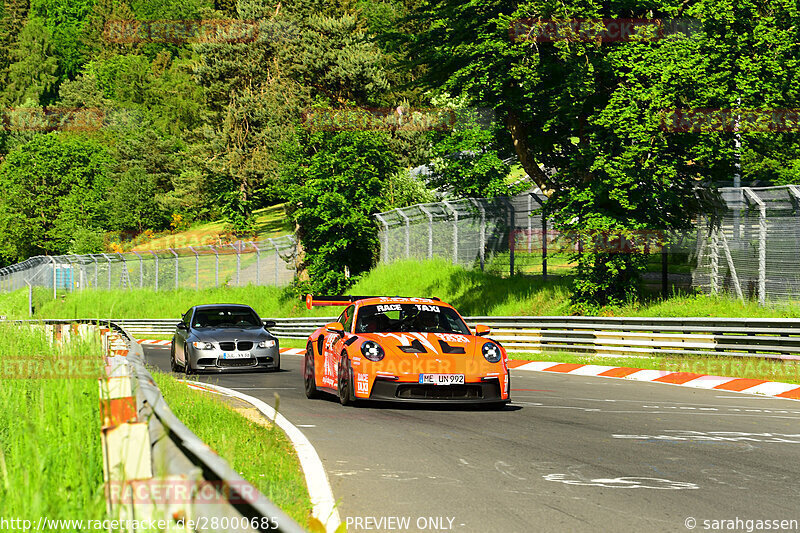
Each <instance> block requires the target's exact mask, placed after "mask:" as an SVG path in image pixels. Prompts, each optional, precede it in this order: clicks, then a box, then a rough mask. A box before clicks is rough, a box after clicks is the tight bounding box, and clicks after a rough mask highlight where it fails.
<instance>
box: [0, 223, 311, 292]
mask: <svg viewBox="0 0 800 533" xmlns="http://www.w3.org/2000/svg"><path fill="white" fill-rule="evenodd" d="M295 252H296V246H295V240H294V237H293V236H284V237H276V238H272V239H266V240H262V241H257V242H244V241H239V242H235V243H232V244H224V245H211V246H194V247H193V246H188V247H185V248H168V249H166V250H158V251H146V252H145V251H141V252H125V253H105V254H90V255H54V256H36V257H32V258H30V259H28V260H27V261H24V262H22V263H18V264H15V265H11V266H9V267H5V268H2V269H0V290H3V291H6V292H8V291H14V290H17V289H20V288H24V287H27V286H31V287H47V288H51V289H53V293H54V294H55V293H56V291H58V290H66V291H76V290H86V289H90V290H92V289H107V290H110V289H129V288H147V289H154V290H172V289H179V288H183V289H205V288H211V287H220V286H229V287H243V286H246V285H274V286H285V285H288V284H290V283H291V282H292V280H293V279H294V273H295V269H294V259H295Z"/></svg>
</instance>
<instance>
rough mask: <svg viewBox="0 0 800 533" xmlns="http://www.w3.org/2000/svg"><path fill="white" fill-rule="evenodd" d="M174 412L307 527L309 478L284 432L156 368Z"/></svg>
mask: <svg viewBox="0 0 800 533" xmlns="http://www.w3.org/2000/svg"><path fill="white" fill-rule="evenodd" d="M153 378H154V379H155V381H156V384H157V385H158V387H159V389H161V393H162V394H163V396H164V399H165V400H166V401H167V404H168V405H169V406H170V409H172V412H173V413H175V415H176V416H177V417H178V418H179V419H180V420H181V422H183V423H184V424H185V425H186V427H188V428H189V429H190V430H192V432H194V434H195V435H197V436H198V437H200V439H201V440H202V441H203V442H205V443H206V444H208V445H209V446H210V447H211V448H212V449H213V450H214V451H215V452H216V453H217V454H219V455H220V456H221V457H223V458H224V459H225V460H226V461H228V463H229V464H230V465H231V467H232V468H233V469H234V470H236V471H237V472H239V473H240V474H241V476H242V477H244V478H245V479H246V480H248V481H249V482H250V483H252V484H253V485H254V486H255V487H256V488H257V489H258V490H259V491H260V492H261V493H262V494H264V495H265V496H266V497H267V498H269V499H270V500H272V501H273V502H274V503H275V504H276V505H278V507H280V508H281V509H282V510H283V511H284V512H285V513H286V514H288V515H289V516H290V517H292V518H293V519H294V520H295V521H297V522H298V523H299V524H301V525H303V526H304V527H307V526H308V524H309V517H310V516H311V500H310V499H309V497H308V491H307V489H306V484H305V477H304V476H303V471H302V469H301V467H300V462H299V460H298V459H297V455H296V454H295V451H294V448H292V445H291V443H290V442H289V439H288V438H287V437H286V435H284V433H283V432H282V431H281V430H280V429H279V428H277V427H276V426H272V427H270V428H269V429H268V428H265V427H263V426H260V425H258V424H256V423H254V422H251V421H250V420H248V419H246V418H244V417H243V416H242V415H240V414H238V413H237V412H235V411H234V410H233V409H231V408H230V407H229V406H228V405H226V404H225V403H223V402H222V401H221V400H220V399H219V398H217V397H216V396H213V395H210V394H207V393H203V392H199V391H196V390H192V389H190V388H189V387H187V386H186V385H184V384H183V383H180V382H179V381H178V380H176V379H175V378H174V377H172V376H171V375H169V374H164V373H161V372H155V371H154V372H153Z"/></svg>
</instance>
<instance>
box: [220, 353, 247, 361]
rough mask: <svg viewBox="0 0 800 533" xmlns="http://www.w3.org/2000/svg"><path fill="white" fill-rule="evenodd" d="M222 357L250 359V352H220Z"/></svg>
mask: <svg viewBox="0 0 800 533" xmlns="http://www.w3.org/2000/svg"><path fill="white" fill-rule="evenodd" d="M222 358H223V359H250V352H222Z"/></svg>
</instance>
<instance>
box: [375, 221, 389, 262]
mask: <svg viewBox="0 0 800 533" xmlns="http://www.w3.org/2000/svg"><path fill="white" fill-rule="evenodd" d="M375 218H377V219H378V220H380V222H381V224H383V254H382V255H383V262H384V263H388V262H389V223H388V222H386V219H385V218H383V217H382V216H381V215H378V214H376V215H375Z"/></svg>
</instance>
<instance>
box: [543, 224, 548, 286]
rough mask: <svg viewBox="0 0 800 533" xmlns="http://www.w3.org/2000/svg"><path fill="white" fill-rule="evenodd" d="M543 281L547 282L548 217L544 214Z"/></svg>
mask: <svg viewBox="0 0 800 533" xmlns="http://www.w3.org/2000/svg"><path fill="white" fill-rule="evenodd" d="M542 280H543V281H547V217H546V216H545V215H544V213H542Z"/></svg>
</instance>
